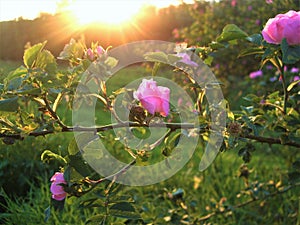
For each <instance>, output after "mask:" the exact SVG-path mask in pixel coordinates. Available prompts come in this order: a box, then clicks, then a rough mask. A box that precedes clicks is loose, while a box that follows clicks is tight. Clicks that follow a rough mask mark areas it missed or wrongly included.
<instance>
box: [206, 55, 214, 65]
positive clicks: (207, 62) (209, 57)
mask: <svg viewBox="0 0 300 225" xmlns="http://www.w3.org/2000/svg"><path fill="white" fill-rule="evenodd" d="M213 60H214V57H212V56H211V55H209V56H208V57H207V58H206V59H205V60H204V63H205V64H206V65H208V66H211V64H212V62H213Z"/></svg>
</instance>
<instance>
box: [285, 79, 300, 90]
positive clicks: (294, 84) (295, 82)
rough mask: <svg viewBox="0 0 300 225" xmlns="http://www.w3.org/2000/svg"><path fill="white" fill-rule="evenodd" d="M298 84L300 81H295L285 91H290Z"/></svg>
mask: <svg viewBox="0 0 300 225" xmlns="http://www.w3.org/2000/svg"><path fill="white" fill-rule="evenodd" d="M299 83H300V80H296V81H294V82H292V83H290V85H289V86H288V87H287V91H291V90H292V89H293V87H295V86H296V85H297V84H299Z"/></svg>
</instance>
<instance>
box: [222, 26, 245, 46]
mask: <svg viewBox="0 0 300 225" xmlns="http://www.w3.org/2000/svg"><path fill="white" fill-rule="evenodd" d="M247 36H248V35H247V33H246V32H244V31H243V30H241V29H240V28H239V27H238V26H237V25H235V24H228V25H226V26H225V27H224V28H223V31H222V33H221V35H220V36H219V37H217V42H228V41H232V40H236V39H242V38H245V37H247Z"/></svg>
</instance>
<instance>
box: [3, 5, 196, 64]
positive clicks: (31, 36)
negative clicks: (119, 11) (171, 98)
mask: <svg viewBox="0 0 300 225" xmlns="http://www.w3.org/2000/svg"><path fill="white" fill-rule="evenodd" d="M192 22H193V18H192V17H191V16H190V14H189V10H188V7H187V5H180V6H177V7H175V6H170V7H168V8H163V9H160V10H157V9H156V8H155V7H153V6H149V7H146V8H144V9H143V10H142V12H141V13H140V14H139V15H137V16H136V17H135V18H134V20H132V22H129V23H128V24H126V25H124V26H119V27H117V26H107V25H106V24H99V23H97V24H96V23H94V24H89V25H86V26H81V27H80V26H78V25H76V22H75V18H74V16H72V15H71V13H67V12H64V13H58V14H56V15H50V14H45V13H42V14H41V15H40V16H39V17H38V18H36V19H34V20H25V19H23V18H18V19H17V20H14V21H5V22H1V23H0V59H2V60H21V59H22V56H23V52H24V47H25V46H26V45H28V44H31V45H33V44H36V43H39V42H43V41H45V40H47V41H48V43H47V46H46V48H47V49H48V50H50V51H51V52H52V53H53V54H54V55H56V56H58V54H59V52H60V51H61V50H62V49H63V47H64V45H65V44H66V43H68V42H69V40H70V39H71V38H75V39H77V38H80V37H84V38H85V40H86V43H87V44H89V43H90V42H96V41H98V43H99V44H100V45H102V46H103V47H107V46H110V45H111V46H113V47H116V46H118V45H121V44H124V43H127V42H132V41H138V40H148V39H157V40H166V41H169V40H172V37H173V35H172V31H173V30H174V29H175V28H182V27H186V26H189V25H190V24H192Z"/></svg>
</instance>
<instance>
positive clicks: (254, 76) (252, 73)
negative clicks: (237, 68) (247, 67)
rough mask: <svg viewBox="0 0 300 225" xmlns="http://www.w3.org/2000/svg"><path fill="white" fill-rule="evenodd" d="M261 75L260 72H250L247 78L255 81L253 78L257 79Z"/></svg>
mask: <svg viewBox="0 0 300 225" xmlns="http://www.w3.org/2000/svg"><path fill="white" fill-rule="evenodd" d="M262 75H263V72H262V71H261V70H257V71H254V72H251V73H250V74H249V77H250V78H251V79H255V78H257V77H261V76H262Z"/></svg>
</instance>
